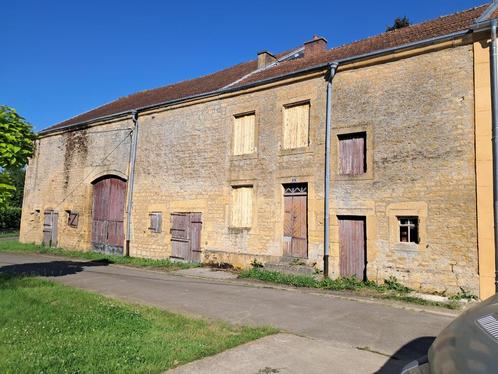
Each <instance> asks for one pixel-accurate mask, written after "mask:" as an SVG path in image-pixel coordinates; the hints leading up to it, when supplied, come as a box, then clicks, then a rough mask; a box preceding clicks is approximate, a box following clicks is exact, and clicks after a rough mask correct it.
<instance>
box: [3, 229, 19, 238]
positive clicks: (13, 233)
mask: <svg viewBox="0 0 498 374" xmlns="http://www.w3.org/2000/svg"><path fill="white" fill-rule="evenodd" d="M18 236H19V230H4V231H0V239H3V238H17V237H18Z"/></svg>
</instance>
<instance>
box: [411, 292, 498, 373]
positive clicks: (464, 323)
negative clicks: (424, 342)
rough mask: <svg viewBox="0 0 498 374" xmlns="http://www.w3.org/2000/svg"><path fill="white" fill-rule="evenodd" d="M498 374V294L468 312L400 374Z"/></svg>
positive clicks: (445, 330) (459, 317)
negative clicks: (426, 354) (422, 355)
mask: <svg viewBox="0 0 498 374" xmlns="http://www.w3.org/2000/svg"><path fill="white" fill-rule="evenodd" d="M422 373H423V374H428V373H430V374H450V373H451V374H464V373H465V374H474V373H475V374H477V373H483V374H484V373H486V374H487V373H498V294H496V295H495V296H492V297H490V298H489V299H487V300H485V301H483V302H481V303H479V304H477V305H475V306H473V307H472V308H469V309H468V310H467V311H465V312H463V313H462V314H461V315H460V316H458V317H457V318H456V319H455V320H454V321H453V322H452V323H450V324H449V325H448V327H446V328H445V329H444V330H443V331H442V332H441V334H439V336H438V337H437V339H436V340H435V341H434V343H433V344H432V345H431V347H430V349H429V354H428V356H426V357H424V358H422V359H419V360H417V361H413V362H411V363H409V364H408V365H406V366H405V367H404V368H403V370H402V374H422Z"/></svg>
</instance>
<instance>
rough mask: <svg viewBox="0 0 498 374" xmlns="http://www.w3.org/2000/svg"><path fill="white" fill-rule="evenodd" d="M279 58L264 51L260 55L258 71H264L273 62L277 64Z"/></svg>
mask: <svg viewBox="0 0 498 374" xmlns="http://www.w3.org/2000/svg"><path fill="white" fill-rule="evenodd" d="M276 60H277V58H276V57H275V56H273V55H272V54H271V53H270V52H268V51H262V52H259V53H258V69H263V68H265V67H267V66H268V65H270V64H271V63H272V62H275V61H276Z"/></svg>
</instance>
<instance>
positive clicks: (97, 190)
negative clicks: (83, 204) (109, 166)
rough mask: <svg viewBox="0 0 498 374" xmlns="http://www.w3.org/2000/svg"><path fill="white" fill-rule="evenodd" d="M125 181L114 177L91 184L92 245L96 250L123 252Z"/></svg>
mask: <svg viewBox="0 0 498 374" xmlns="http://www.w3.org/2000/svg"><path fill="white" fill-rule="evenodd" d="M125 197H126V182H125V181H123V180H121V179H119V178H116V177H106V178H103V179H100V180H99V181H97V182H96V183H94V185H93V211H92V218H93V221H92V245H93V248H94V250H96V251H98V252H104V253H110V254H123V245H124V227H123V221H124V210H125Z"/></svg>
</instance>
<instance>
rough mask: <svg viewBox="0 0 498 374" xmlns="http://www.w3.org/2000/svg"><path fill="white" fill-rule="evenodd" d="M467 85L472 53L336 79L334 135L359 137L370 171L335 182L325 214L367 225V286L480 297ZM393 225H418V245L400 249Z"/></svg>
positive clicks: (429, 57)
mask: <svg viewBox="0 0 498 374" xmlns="http://www.w3.org/2000/svg"><path fill="white" fill-rule="evenodd" d="M473 85H474V83H473V51H472V45H465V46H462V47H457V48H450V49H445V50H442V51H438V52H433V53H427V54H423V55H419V56H416V57H412V58H407V59H402V60H398V61H395V62H390V63H386V64H382V65H377V66H371V67H366V68H362V69H357V70H349V71H344V72H339V73H338V74H337V76H336V77H335V79H334V99H333V108H334V110H333V128H334V130H333V131H334V132H335V134H338V133H348V132H356V131H366V133H367V143H368V144H367V153H368V156H367V159H368V165H367V166H368V171H367V173H366V174H365V175H364V176H359V177H351V178H344V177H340V176H337V175H336V176H335V178H334V180H333V182H332V202H331V207H332V214H333V216H337V215H348V214H351V215H362V216H366V217H367V257H368V265H367V273H368V277H369V278H370V279H374V280H382V279H384V278H387V277H388V276H391V275H392V276H396V277H397V278H398V279H399V280H401V281H402V282H403V283H406V284H408V285H410V286H412V287H415V288H419V287H420V288H422V289H424V290H430V291H440V292H442V291H445V290H448V291H449V292H458V291H459V290H460V287H461V288H463V289H465V290H466V291H470V292H473V293H474V294H478V271H477V259H478V255H477V218H476V179H475V150H474V94H473ZM335 141H336V142H337V137H335ZM333 150H334V155H333V165H334V163H335V165H334V166H333V167H334V168H335V173H336V170H337V166H336V165H337V152H336V150H337V147H333ZM398 216H418V217H419V220H420V243H419V244H418V245H416V244H414V243H410V244H407V243H399V231H398V230H399V229H398V222H397V217H398ZM332 233H335V235H333V236H332V237H333V249H332V256H333V257H332V261H333V266H332V267H333V268H334V271H335V272H337V271H338V266H337V264H338V248H339V244H338V242H337V237H338V229H337V221H335V223H334V227H333V228H332Z"/></svg>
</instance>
